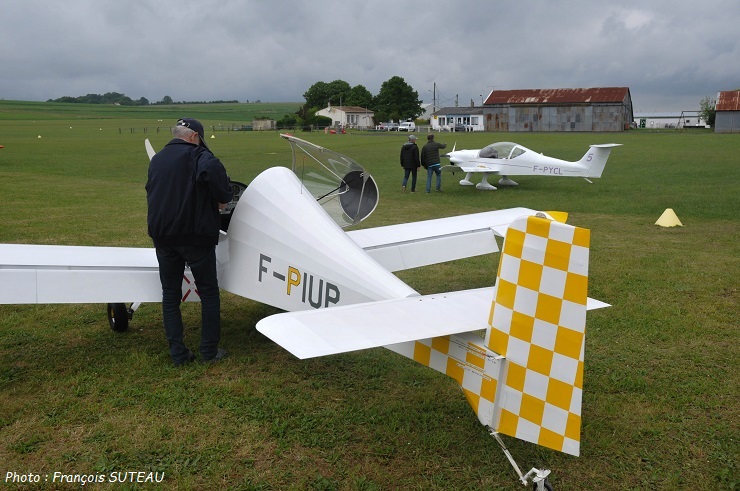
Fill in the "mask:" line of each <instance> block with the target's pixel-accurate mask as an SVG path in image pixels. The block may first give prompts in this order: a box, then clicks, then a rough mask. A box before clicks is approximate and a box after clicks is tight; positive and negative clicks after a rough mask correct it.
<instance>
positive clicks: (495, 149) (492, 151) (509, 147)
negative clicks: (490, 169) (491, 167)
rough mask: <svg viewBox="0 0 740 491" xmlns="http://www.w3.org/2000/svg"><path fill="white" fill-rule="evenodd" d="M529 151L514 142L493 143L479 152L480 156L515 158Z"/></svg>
mask: <svg viewBox="0 0 740 491" xmlns="http://www.w3.org/2000/svg"><path fill="white" fill-rule="evenodd" d="M526 151H527V149H526V148H524V147H522V146H520V145H517V144H516V143H512V142H496V143H491V144H490V145H488V146H487V147H485V148H482V149H481V150H480V152H478V157H482V158H487V159H515V158H517V157H518V156H520V155H522V154H523V153H525V152H526Z"/></svg>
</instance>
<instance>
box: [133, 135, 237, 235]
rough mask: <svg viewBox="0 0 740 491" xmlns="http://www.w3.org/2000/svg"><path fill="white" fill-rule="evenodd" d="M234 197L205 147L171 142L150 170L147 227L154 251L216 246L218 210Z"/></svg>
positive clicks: (147, 190) (147, 185)
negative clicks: (171, 248)
mask: <svg viewBox="0 0 740 491" xmlns="http://www.w3.org/2000/svg"><path fill="white" fill-rule="evenodd" d="M232 196H233V194H232V192H231V184H230V182H229V177H228V176H227V175H226V169H224V166H223V164H222V163H221V161H220V160H218V159H217V158H216V157H215V156H214V155H213V154H212V153H211V152H210V151H209V150H208V149H206V148H205V147H202V146H199V145H195V144H192V143H189V142H186V141H185V140H181V139H179V138H175V139H173V140H171V141H170V142H169V143H168V144H167V145H166V146H165V147H164V148H163V149H162V150H161V151H160V152H159V153H157V154H156V155H155V156H154V157H152V161H151V163H150V164H149V174H148V179H147V183H146V201H147V205H148V213H147V225H148V231H149V236H150V237H151V238H152V240H153V241H154V246H155V247H170V246H181V245H190V246H208V245H216V244H217V243H218V236H219V230H220V226H221V217H220V213H219V211H218V204H219V203H228V202H229V201H231V198H232Z"/></svg>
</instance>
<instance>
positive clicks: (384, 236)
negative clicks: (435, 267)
mask: <svg viewBox="0 0 740 491" xmlns="http://www.w3.org/2000/svg"><path fill="white" fill-rule="evenodd" d="M537 213H538V212H537V211H535V210H531V209H528V208H510V209H506V210H496V211H487V212H483V213H474V214H470V215H463V216H457V217H448V218H439V219H434V220H425V221H421V222H413V223H404V224H399V225H389V226H385V227H376V228H369V229H363V230H354V231H351V232H347V233H348V235H349V236H350V238H351V239H352V240H353V241H354V242H355V243H356V244H357V245H359V246H360V247H362V248H363V249H364V250H365V252H367V253H368V254H369V255H370V256H371V257H372V258H373V259H375V260H376V261H378V262H379V263H380V264H381V265H383V266H384V267H385V268H387V269H388V270H389V271H401V270H404V269H411V268H417V267H420V266H427V265H430V264H437V263H440V262H444V261H452V260H455V259H462V258H466V257H472V256H476V255H481V254H489V253H491V252H498V250H499V249H498V245H497V244H496V239H495V236H496V235H498V236H500V237H503V236H504V235H505V234H506V229H507V228H508V226H509V224H510V223H511V222H512V221H513V220H514V219H516V218H518V217H520V216H523V215H536V214H537Z"/></svg>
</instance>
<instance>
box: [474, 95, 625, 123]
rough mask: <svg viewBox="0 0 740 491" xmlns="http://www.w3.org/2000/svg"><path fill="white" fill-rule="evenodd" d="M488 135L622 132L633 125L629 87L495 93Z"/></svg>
mask: <svg viewBox="0 0 740 491" xmlns="http://www.w3.org/2000/svg"><path fill="white" fill-rule="evenodd" d="M483 115H484V120H485V125H486V130H487V131H545V132H547V131H623V130H626V129H629V125H630V123H631V122H632V121H633V119H634V117H633V111H632V97H631V96H630V89H629V88H628V87H596V88H588V89H526V90H494V91H492V92H491V93H490V94H489V96H488V98H487V99H486V101H485V103H484V104H483Z"/></svg>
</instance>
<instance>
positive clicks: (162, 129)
mask: <svg viewBox="0 0 740 491" xmlns="http://www.w3.org/2000/svg"><path fill="white" fill-rule="evenodd" d="M346 128H347V129H354V130H357V131H368V132H378V133H385V132H387V131H386V130H378V129H375V128H356V127H353V126H347V127H346ZM208 129H210V131H211V133H216V132H223V131H226V132H231V131H278V132H280V131H305V132H310V131H329V130H336V129H337V127H336V126H313V125H312V126H281V125H277V126H276V127H275V128H273V129H264V130H260V129H256V130H255V129H253V128H252V125H251V124H241V125H237V124H234V125H218V126H209V127H207V128H206V131H208ZM392 131H394V132H395V131H397V130H392ZM431 131H433V130H432V127H431V126H429V125H418V126H417V127H416V130H415V131H413V132H412V133H429V132H431ZM440 131H442V130H440ZM118 133H119V134H124V133H130V134H132V135H133V134H139V133H141V134H144V135H148V134H157V135H158V134H160V133H167V134H169V133H172V126H157V127H154V128H150V127H148V126H144V127H143V128H118Z"/></svg>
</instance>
